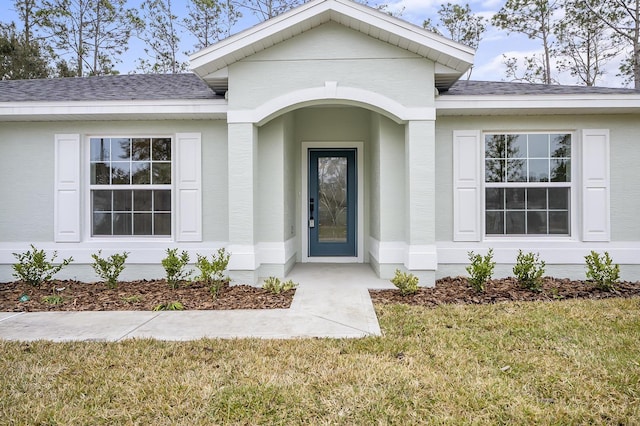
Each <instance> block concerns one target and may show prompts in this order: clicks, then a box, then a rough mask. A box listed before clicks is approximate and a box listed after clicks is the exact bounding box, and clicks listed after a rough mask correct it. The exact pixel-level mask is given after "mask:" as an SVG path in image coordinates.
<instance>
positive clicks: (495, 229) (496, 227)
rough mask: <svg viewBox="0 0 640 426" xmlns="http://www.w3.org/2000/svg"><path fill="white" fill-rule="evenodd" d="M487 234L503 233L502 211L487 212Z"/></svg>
mask: <svg viewBox="0 0 640 426" xmlns="http://www.w3.org/2000/svg"><path fill="white" fill-rule="evenodd" d="M485 222H486V224H485V226H486V228H487V234H494V235H495V234H504V212H487V214H486V221H485Z"/></svg>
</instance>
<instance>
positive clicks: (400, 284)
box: [391, 269, 419, 296]
mask: <svg viewBox="0 0 640 426" xmlns="http://www.w3.org/2000/svg"><path fill="white" fill-rule="evenodd" d="M418 281H419V280H418V277H416V276H415V275H413V274H407V273H406V272H401V271H400V269H396V275H395V276H394V277H393V279H392V280H391V283H393V285H395V286H396V287H397V288H398V290H400V294H401V295H403V296H408V295H410V294H414V293H417V292H418Z"/></svg>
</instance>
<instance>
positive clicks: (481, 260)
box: [466, 249, 496, 292]
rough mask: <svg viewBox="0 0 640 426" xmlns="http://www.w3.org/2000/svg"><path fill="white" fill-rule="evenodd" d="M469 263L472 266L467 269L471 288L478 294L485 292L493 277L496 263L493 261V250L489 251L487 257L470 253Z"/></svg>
mask: <svg viewBox="0 0 640 426" xmlns="http://www.w3.org/2000/svg"><path fill="white" fill-rule="evenodd" d="M469 261H470V262H471V264H470V265H469V266H467V267H466V270H467V272H468V273H469V275H470V277H469V282H470V283H471V286H472V287H473V288H474V289H475V290H476V291H478V292H483V291H484V286H485V284H486V283H487V281H488V280H490V279H491V276H492V275H493V269H494V268H495V266H496V262H494V261H493V249H489V251H488V252H487V254H486V255H485V256H482V255H480V254H474V253H473V252H472V251H470V252H469Z"/></svg>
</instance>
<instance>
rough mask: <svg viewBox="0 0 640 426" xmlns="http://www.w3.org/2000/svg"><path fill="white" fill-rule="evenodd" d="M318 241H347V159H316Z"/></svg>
mask: <svg viewBox="0 0 640 426" xmlns="http://www.w3.org/2000/svg"><path fill="white" fill-rule="evenodd" d="M318 241H319V242H325V243H328V242H331V243H341V242H346V241H347V158H346V157H319V158H318Z"/></svg>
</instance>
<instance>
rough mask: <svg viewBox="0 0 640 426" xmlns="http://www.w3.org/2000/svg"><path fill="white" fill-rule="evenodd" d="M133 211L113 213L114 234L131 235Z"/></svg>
mask: <svg viewBox="0 0 640 426" xmlns="http://www.w3.org/2000/svg"><path fill="white" fill-rule="evenodd" d="M131 219H132V214H131V213H114V214H113V235H131Z"/></svg>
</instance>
